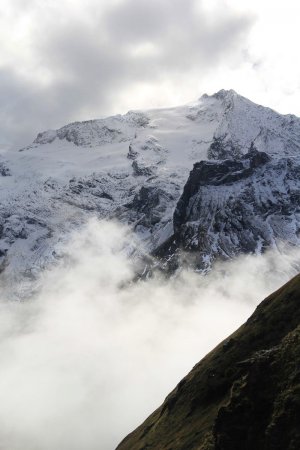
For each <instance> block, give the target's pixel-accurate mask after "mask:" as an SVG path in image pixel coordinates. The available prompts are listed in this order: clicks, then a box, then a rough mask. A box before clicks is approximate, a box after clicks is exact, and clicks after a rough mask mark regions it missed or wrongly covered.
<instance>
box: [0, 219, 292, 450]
mask: <svg viewBox="0 0 300 450" xmlns="http://www.w3.org/2000/svg"><path fill="white" fill-rule="evenodd" d="M131 238H132V237H131V234H130V233H129V231H128V230H127V229H126V228H122V227H120V226H119V225H117V224H114V223H108V222H103V223H98V222H96V221H95V220H94V221H91V222H90V223H89V224H88V225H87V226H86V227H85V228H84V229H83V230H81V231H80V232H77V233H76V234H74V235H73V236H72V239H71V241H70V242H69V244H68V246H67V247H66V248H65V251H64V254H65V256H64V258H62V260H61V261H60V262H59V264H58V266H57V267H55V268H54V269H52V270H50V271H47V272H45V273H44V274H43V275H42V277H41V279H40V289H39V292H38V294H37V295H36V296H35V297H34V298H32V299H31V300H28V301H25V302H21V303H18V302H7V301H6V300H5V297H4V294H2V300H1V302H0V309H1V314H0V398H1V402H0V448H3V449H6V450H21V449H22V450H35V449H36V450H55V449H57V448H59V449H61V450H86V449H89V450H93V449H97V450H99V449H100V450H110V449H113V448H115V446H116V445H117V443H118V442H119V441H120V440H121V439H122V438H123V437H124V436H125V435H126V434H127V433H128V432H130V431H131V430H132V429H133V428H134V427H136V426H137V425H138V424H139V423H141V422H142V420H143V419H144V418H145V417H146V416H147V415H148V414H149V413H150V412H152V410H153V409H155V408H156V407H157V406H159V404H160V403H161V402H162V401H163V400H164V397H165V396H166V395H167V394H168V393H169V391H170V390H171V389H173V387H174V386H175V385H176V384H177V382H179V380H180V379H181V378H182V377H183V376H184V375H185V374H186V373H187V372H188V371H189V370H190V369H191V368H192V366H193V365H194V364H195V363H196V362H198V361H199V360H200V359H201V357H202V356H204V355H205V354H206V353H207V352H208V351H209V350H210V349H212V348H213V347H214V346H215V345H216V344H217V343H219V341H220V340H222V339H223V338H225V337H226V336H227V335H228V334H229V333H231V332H232V331H234V330H235V329H236V328H237V327H238V326H239V325H240V324H241V323H242V322H243V321H244V320H245V319H246V318H247V317H248V316H249V315H250V314H251V313H252V311H253V310H254V308H255V305H256V304H257V303H258V302H259V301H260V300H262V299H263V298H264V297H265V296H266V295H267V294H269V293H270V292H271V291H273V290H274V289H275V288H277V287H279V286H280V285H281V284H282V283H283V282H285V281H287V280H288V279H289V278H290V277H291V276H292V275H294V274H295V273H296V270H297V265H298V267H299V260H300V253H299V250H293V251H292V250H290V251H289V252H286V253H285V256H281V257H280V258H279V257H278V253H272V252H270V253H268V254H266V255H265V256H247V257H243V258H240V259H238V260H236V261H235V262H232V263H228V264H226V265H219V266H218V267H216V269H215V270H214V271H213V272H212V273H211V274H210V275H208V276H207V277H201V276H199V275H196V274H193V273H189V272H184V273H182V274H181V275H180V276H179V277H178V278H176V279H172V280H169V281H166V280H159V279H153V280H148V281H146V282H140V283H136V284H133V283H131V279H132V275H133V267H132V263H131V262H130V259H129V258H128V246H129V245H131V242H132V240H131Z"/></svg>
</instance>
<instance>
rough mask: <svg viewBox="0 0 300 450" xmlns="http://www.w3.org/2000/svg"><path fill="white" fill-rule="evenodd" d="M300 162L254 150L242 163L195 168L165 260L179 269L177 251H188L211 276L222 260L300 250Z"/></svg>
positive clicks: (178, 209)
mask: <svg viewBox="0 0 300 450" xmlns="http://www.w3.org/2000/svg"><path fill="white" fill-rule="evenodd" d="M299 162H300V161H299V160H298V159H295V158H273V157H272V158H271V157H270V156H268V155H267V153H265V152H258V151H257V150H255V149H254V148H253V147H252V149H251V150H250V151H249V152H248V153H247V154H246V155H244V156H242V157H241V158H239V159H235V160H228V159H226V160H224V161H214V162H212V161H202V162H200V163H196V164H195V165H194V168H193V170H192V171H191V173H190V176H189V178H188V181H187V183H186V185H185V187H184V190H183V194H182V195H181V197H180V199H179V201H178V203H177V206H176V208H175V212H174V220H173V223H174V237H173V243H172V248H171V251H169V249H168V247H166V248H165V249H164V251H161V252H160V256H165V259H166V260H167V261H168V264H169V266H170V265H171V264H172V265H173V266H175V267H178V266H179V265H180V264H181V263H180V252H178V249H181V250H183V251H188V252H189V253H190V257H189V260H190V261H191V260H192V264H193V265H194V266H195V267H196V268H198V269H199V270H207V269H209V268H210V267H211V265H212V263H213V261H214V260H215V259H217V258H222V259H228V258H233V257H234V256H236V255H238V254H240V253H260V252H262V251H264V250H265V249H267V248H270V247H275V246H283V243H285V244H289V245H292V246H294V245H299V244H300V241H299V232H300V215H299V213H300V210H299V199H300V190H299V182H298V180H299V175H300V165H299ZM191 252H192V255H191ZM170 255H171V256H172V258H170ZM176 258H177V261H176V262H175V261H174V260H175V259H176Z"/></svg>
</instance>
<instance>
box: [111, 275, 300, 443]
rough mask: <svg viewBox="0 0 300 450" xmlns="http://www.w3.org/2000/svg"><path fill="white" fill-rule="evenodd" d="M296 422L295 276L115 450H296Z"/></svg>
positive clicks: (299, 333) (299, 317)
mask: <svg viewBox="0 0 300 450" xmlns="http://www.w3.org/2000/svg"><path fill="white" fill-rule="evenodd" d="M158 370H159V368H158ZM299 423H300V275H298V276H297V277H295V278H294V279H292V280H291V281H290V282H288V283H287V284H286V285H284V286H283V287H282V288H280V289H279V290H278V291H276V292H274V293H273V294H272V295H270V296H269V297H268V298H266V299H265V300H264V301H263V302H262V303H261V304H260V305H259V306H258V307H257V309H256V311H255V312H254V314H253V315H252V316H251V317H250V318H249V319H248V320H247V322H246V323H245V324H244V325H242V326H241V327H240V328H239V329H238V330H237V331H236V332H235V333H233V334H232V335H231V336H229V337H228V338H227V339H225V340H224V341H223V342H222V343H221V344H219V345H218V346H217V347H216V348H215V349H214V350H213V351H212V352H210V353H209V354H208V355H207V356H206V357H205V358H204V359H202V360H201V361H200V362H199V363H198V364H197V365H196V366H195V367H194V368H193V369H192V371H191V372H190V373H189V374H188V375H187V376H186V377H185V378H184V379H183V380H182V381H181V382H180V383H179V384H178V385H177V386H176V388H175V389H174V391H173V392H171V393H170V394H169V395H168V397H167V398H166V400H165V402H164V403H163V404H162V406H161V407H160V408H158V409H157V410H156V411H155V412H154V413H153V414H152V415H151V416H150V417H149V418H148V419H147V420H146V421H145V422H144V423H143V424H142V425H141V426H139V427H138V428H137V429H136V430H135V431H134V432H132V433H131V434H130V435H128V436H127V437H126V438H125V439H124V440H123V441H122V442H121V443H120V444H119V446H118V447H117V449H118V450H129V449H130V450H146V449H147V450H151V449H153V450H156V449H157V450H158V449H159V450H164V449H165V450H167V449H168V450H171V449H172V450H196V449H197V450H200V449H201V450H241V449H243V450H244V449H245V450H253V449H258V450H263V449H264V450H296V449H298V448H300V429H299Z"/></svg>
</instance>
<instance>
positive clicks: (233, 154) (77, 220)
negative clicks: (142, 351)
mask: <svg viewBox="0 0 300 450" xmlns="http://www.w3.org/2000/svg"><path fill="white" fill-rule="evenodd" d="M0 167H1V170H0V176H1V178H2V184H3V192H5V195H3V198H2V202H1V206H0V210H1V214H0V270H1V278H2V282H3V283H5V282H7V283H8V284H9V285H12V284H13V285H15V286H17V285H18V283H19V282H21V283H22V286H24V285H25V284H26V283H27V284H28V283H29V284H30V282H31V281H30V280H34V279H35V278H36V277H37V276H38V275H39V273H40V272H41V270H43V269H44V268H45V267H48V266H49V265H51V264H52V263H53V262H55V261H56V260H57V258H59V256H60V248H61V246H60V244H61V243H62V242H64V241H65V240H66V239H67V238H68V235H69V233H70V231H73V230H76V229H78V228H79V227H81V226H82V225H83V224H84V223H86V222H87V221H88V220H89V218H91V217H97V218H98V219H113V220H118V221H120V222H121V223H124V224H126V225H128V226H129V227H130V228H131V230H132V231H133V232H134V233H135V234H136V235H137V237H138V238H139V240H140V241H141V242H142V246H141V247H142V248H143V251H141V250H140V249H136V250H135V251H134V254H133V257H134V258H136V259H137V261H139V262H141V265H142V272H143V273H145V274H147V273H150V272H151V270H152V268H153V267H159V268H160V269H161V270H164V271H166V272H167V273H168V272H174V271H176V270H177V269H180V268H181V267H182V266H183V265H184V264H185V263H186V264H188V265H190V266H192V267H193V268H195V269H197V270H199V271H202V272H206V271H208V270H210V269H211V267H212V265H213V263H214V261H215V260H216V259H220V258H221V259H230V258H232V257H234V256H236V255H238V254H240V253H261V252H263V251H265V250H266V249H267V248H270V247H271V248H280V247H281V243H282V242H284V243H286V244H289V245H292V246H298V245H299V244H300V214H299V213H300V210H299V203H300V183H299V174H300V119H299V118H297V117H296V116H293V115H280V114H278V113H276V112H275V111H273V110H271V109H269V108H266V107H262V106H259V105H256V104H255V103H253V102H251V101H250V100H247V99H246V98H244V97H242V96H240V95H238V94H237V93H236V92H234V91H232V90H230V91H225V90H221V91H219V92H217V93H216V94H214V95H211V96H208V95H203V96H202V97H201V98H200V99H199V100H197V101H196V102H194V103H191V104H187V105H184V106H180V107H174V108H165V109H155V110H148V111H130V112H128V113H127V114H125V115H116V116H113V117H108V118H105V119H98V120H90V121H86V122H75V123H72V124H69V125H66V126H64V127H62V128H60V129H58V130H49V131H45V132H42V133H39V135H38V136H37V138H36V139H35V140H34V142H33V143H32V144H31V145H29V146H27V147H25V148H22V149H21V150H20V151H10V152H7V153H4V154H3V155H2V156H1V159H0ZM187 254H188V257H187V258H186V255H187ZM145 255H146V257H145ZM148 255H152V256H154V257H155V258H154V259H153V258H152V259H151V258H148ZM149 261H151V262H150V263H149ZM145 266H146V267H145ZM22 289H23V288H22ZM19 292H20V290H19Z"/></svg>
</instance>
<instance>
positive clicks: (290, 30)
mask: <svg viewBox="0 0 300 450" xmlns="http://www.w3.org/2000/svg"><path fill="white" fill-rule="evenodd" d="M299 13H300V6H299V2H298V1H297V0H285V1H284V2H282V1H279V0H251V1H240V0H151V1H150V0H85V1H84V2H83V1H79V0H1V3H0V145H1V146H2V147H3V146H4V145H8V144H13V145H14V146H24V145H25V144H28V143H30V142H31V141H32V140H33V139H34V137H35V135H36V134H37V133H38V132H39V131H42V130H45V129H49V128H57V127H60V126H62V125H64V124H66V123H69V122H71V121H74V120H86V119H91V118H99V117H103V116H106V115H110V114H115V113H125V112H126V111H128V110H129V109H138V108H143V109H147V108H153V107H160V106H172V105H176V104H183V103H186V102H189V101H192V100H195V99H196V98H198V97H199V96H200V95H202V94H203V93H205V92H207V93H209V94H212V93H214V92H216V91H218V90H219V89H221V88H225V89H229V88H232V89H235V90H236V91H237V92H239V93H240V94H242V95H244V96H246V97H248V98H250V99H252V100H254V101H256V102H258V103H260V104H264V105H267V106H270V107H272V108H274V109H276V110H278V111H279V112H282V113H294V114H296V115H300V60H299V52H298V44H299V37H300V36H299V34H300V28H299V25H298V20H299Z"/></svg>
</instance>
